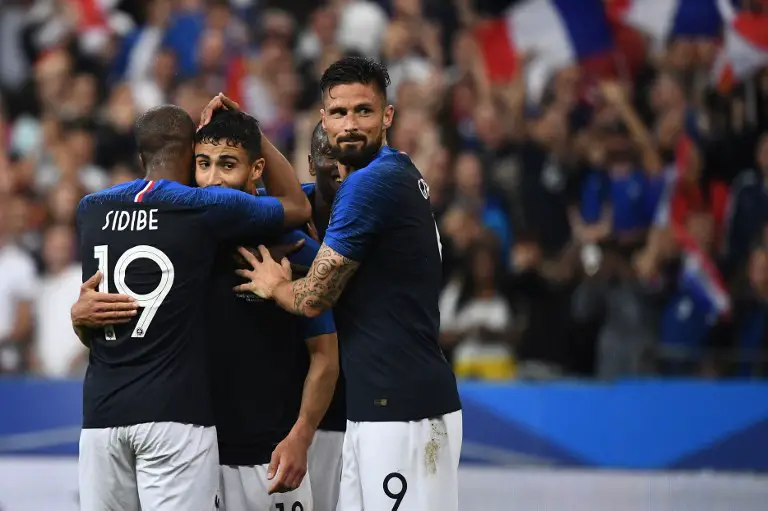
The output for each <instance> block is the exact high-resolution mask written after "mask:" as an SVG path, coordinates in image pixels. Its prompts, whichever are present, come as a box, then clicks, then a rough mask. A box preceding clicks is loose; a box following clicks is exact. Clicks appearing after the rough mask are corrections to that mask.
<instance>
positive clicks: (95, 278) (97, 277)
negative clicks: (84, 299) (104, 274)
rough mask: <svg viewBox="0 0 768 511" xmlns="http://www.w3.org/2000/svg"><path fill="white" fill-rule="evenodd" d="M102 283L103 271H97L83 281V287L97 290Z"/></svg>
mask: <svg viewBox="0 0 768 511" xmlns="http://www.w3.org/2000/svg"><path fill="white" fill-rule="evenodd" d="M100 283H101V272H100V271H97V272H96V273H94V274H93V275H91V278H89V279H88V280H86V281H85V282H83V285H82V289H92V290H95V289H97V288H98V287H99V284H100Z"/></svg>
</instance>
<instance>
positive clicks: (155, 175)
mask: <svg viewBox="0 0 768 511" xmlns="http://www.w3.org/2000/svg"><path fill="white" fill-rule="evenodd" d="M144 179H146V180H147V181H160V180H161V179H165V180H167V181H175V182H177V183H181V184H189V182H188V181H189V172H186V171H184V170H183V169H181V168H168V167H150V168H148V169H147V175H146V177H145V178H144Z"/></svg>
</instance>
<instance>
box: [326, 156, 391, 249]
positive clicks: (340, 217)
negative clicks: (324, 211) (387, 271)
mask: <svg viewBox="0 0 768 511" xmlns="http://www.w3.org/2000/svg"><path fill="white" fill-rule="evenodd" d="M389 177H390V176H383V175H382V173H381V172H378V171H376V169H375V168H369V169H365V170H360V171H357V172H353V173H352V174H350V175H349V177H348V178H347V179H346V180H344V183H342V185H341V187H340V188H339V191H338V193H337V194H336V199H335V200H334V202H333V209H332V210H331V221H330V225H329V226H328V230H327V231H326V233H325V239H324V240H323V242H324V243H325V245H327V246H329V247H330V248H332V249H333V250H334V251H336V252H338V253H339V254H341V255H343V256H344V257H348V258H349V259H352V260H353V261H358V262H360V261H362V260H363V258H364V256H365V253H366V251H367V250H368V247H369V246H370V245H371V242H372V240H373V239H374V237H375V235H376V234H378V233H379V232H381V231H382V229H383V228H384V227H385V226H386V222H387V220H388V218H389V216H390V214H392V211H393V209H394V208H395V204H396V198H395V195H394V187H393V183H392V182H391V180H388V179H386V178H389ZM392 177H394V176H392Z"/></svg>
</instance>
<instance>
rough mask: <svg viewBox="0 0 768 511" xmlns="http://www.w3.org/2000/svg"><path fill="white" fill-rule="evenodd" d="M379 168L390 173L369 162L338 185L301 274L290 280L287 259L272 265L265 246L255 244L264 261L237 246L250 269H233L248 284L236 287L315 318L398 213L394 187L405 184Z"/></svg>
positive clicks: (414, 186)
mask: <svg viewBox="0 0 768 511" xmlns="http://www.w3.org/2000/svg"><path fill="white" fill-rule="evenodd" d="M384 172H389V171H388V170H387V168H385V167H383V166H381V165H379V166H377V165H372V166H369V167H368V168H366V170H365V171H357V172H353V173H352V174H350V175H349V177H347V179H346V180H345V181H344V183H343V184H342V185H341V187H340V188H339V191H338V193H337V194H336V199H335V202H334V204H333V210H332V213H331V219H330V225H329V226H328V230H327V231H326V233H325V239H324V242H323V244H322V246H321V247H320V249H319V251H318V253H317V255H316V256H315V258H314V261H313V262H312V266H311V267H310V269H309V273H308V274H307V276H306V277H304V278H302V279H299V280H296V281H291V270H290V264H289V262H288V260H283V261H282V264H278V263H276V262H275V261H273V260H272V259H271V258H270V257H269V252H268V251H267V250H266V248H264V247H259V251H260V252H261V255H262V259H263V262H259V261H257V260H256V258H255V257H253V254H250V253H249V252H248V251H244V250H241V251H240V253H241V254H242V255H243V257H244V258H245V259H246V260H248V262H249V263H250V264H251V266H252V267H253V270H237V273H238V275H240V276H241V277H244V278H245V279H246V280H248V282H247V283H245V284H242V285H240V286H238V287H236V288H235V290H236V291H240V292H252V293H255V294H257V295H258V296H260V297H262V298H266V299H273V300H275V301H277V303H278V304H279V305H280V306H281V307H282V308H284V309H285V310H287V311H289V312H293V313H294V314H300V315H302V316H309V317H315V316H318V315H319V314H321V313H322V312H323V311H324V310H327V309H329V308H331V307H333V306H334V304H335V303H336V301H337V300H338V299H339V296H340V295H341V293H342V291H343V290H344V286H346V284H347V282H349V279H350V278H352V275H353V274H354V273H355V271H356V270H357V268H358V267H359V266H360V263H361V262H362V261H363V260H364V259H365V258H366V255H367V253H368V251H369V249H371V247H373V245H374V243H375V240H376V239H377V237H378V236H379V235H380V234H381V233H382V232H384V231H385V229H386V228H387V226H388V225H389V222H390V219H391V218H392V217H393V216H394V215H396V212H397V211H398V210H397V208H398V193H399V192H398V190H403V189H406V188H405V187H404V186H402V185H399V188H398V187H394V186H393V185H392V184H391V181H392V179H389V181H388V180H387V178H386V176H384V175H383V173H384ZM387 175H388V176H389V177H390V178H392V175H389V174H387ZM406 177H407V178H409V181H408V182H407V183H406V184H408V185H411V186H412V188H411V192H414V191H417V190H418V184H417V181H416V179H415V178H413V176H410V175H408V176H406ZM395 178H399V176H395ZM411 181H412V182H411ZM388 183H389V184H388Z"/></svg>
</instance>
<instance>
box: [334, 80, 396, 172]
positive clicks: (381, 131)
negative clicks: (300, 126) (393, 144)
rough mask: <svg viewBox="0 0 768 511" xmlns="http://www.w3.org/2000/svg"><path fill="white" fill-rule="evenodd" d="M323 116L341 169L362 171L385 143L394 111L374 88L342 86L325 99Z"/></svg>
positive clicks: (370, 86) (353, 85) (367, 85)
mask: <svg viewBox="0 0 768 511" xmlns="http://www.w3.org/2000/svg"><path fill="white" fill-rule="evenodd" d="M322 115H323V128H324V129H325V131H326V133H327V134H328V141H329V143H330V148H331V151H332V153H333V155H334V156H335V157H336V159H337V160H338V161H339V163H341V164H342V165H345V166H349V167H352V168H354V169H359V168H362V167H365V166H366V165H368V164H369V163H370V162H371V160H373V158H374V156H375V155H376V153H377V152H378V151H379V149H380V148H381V146H382V145H383V144H384V143H385V137H386V131H387V129H389V127H390V126H391V125H392V118H393V117H394V107H393V106H392V105H387V104H386V101H385V98H384V97H383V94H382V93H381V92H379V91H378V90H377V89H376V87H375V86H374V85H373V84H364V83H350V84H339V85H335V86H333V87H330V88H329V89H328V90H327V91H326V92H325V94H324V95H323V110H322Z"/></svg>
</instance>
